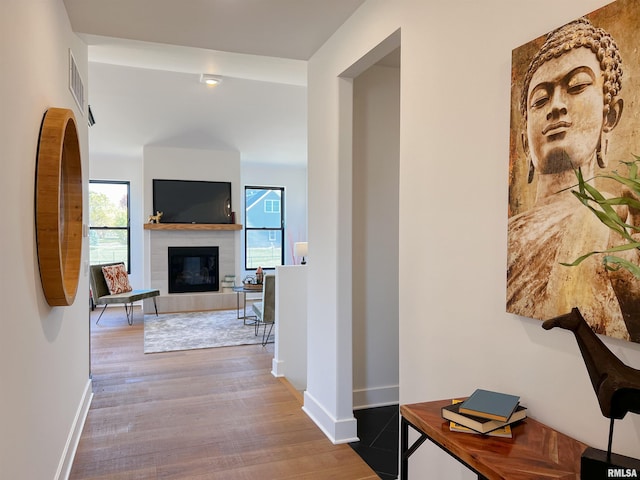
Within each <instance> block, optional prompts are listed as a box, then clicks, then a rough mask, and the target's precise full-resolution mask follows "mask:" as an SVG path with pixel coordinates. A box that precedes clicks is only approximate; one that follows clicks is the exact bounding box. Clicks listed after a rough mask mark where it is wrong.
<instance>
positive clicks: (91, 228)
mask: <svg viewBox="0 0 640 480" xmlns="http://www.w3.org/2000/svg"><path fill="white" fill-rule="evenodd" d="M92 183H95V184H102V185H105V184H109V185H126V187H127V224H126V226H124V227H108V226H102V227H94V226H92V225H91V213H89V238H91V231H102V232H105V231H109V230H115V231H126V232H127V273H129V274H131V182H130V181H128V180H89V184H92ZM89 210H91V201H90V200H89ZM89 264H90V265H93V264H92V263H91V247H89Z"/></svg>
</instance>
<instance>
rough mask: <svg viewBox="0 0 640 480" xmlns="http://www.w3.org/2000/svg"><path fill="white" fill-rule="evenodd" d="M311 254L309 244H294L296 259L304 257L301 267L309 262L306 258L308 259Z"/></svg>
mask: <svg viewBox="0 0 640 480" xmlns="http://www.w3.org/2000/svg"><path fill="white" fill-rule="evenodd" d="M308 253H309V243H308V242H296V243H294V244H293V254H294V255H295V256H296V257H302V261H301V262H300V265H305V264H306V263H307V261H306V260H305V258H304V257H306V256H307V255H308Z"/></svg>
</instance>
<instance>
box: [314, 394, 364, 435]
mask: <svg viewBox="0 0 640 480" xmlns="http://www.w3.org/2000/svg"><path fill="white" fill-rule="evenodd" d="M302 410H303V411H304V413H306V414H307V415H308V416H309V418H311V420H313V421H314V423H315V424H316V425H317V426H318V428H319V429H320V430H322V432H323V433H324V434H325V435H326V436H327V438H329V440H331V442H332V443H334V444H336V445H337V444H340V443H351V442H357V441H358V440H359V438H358V433H357V432H358V428H357V427H358V425H357V422H356V419H355V417H353V416H352V417H350V418H344V419H341V420H338V419H336V418H334V417H333V416H332V415H331V414H330V413H329V412H328V411H327V410H326V409H325V408H324V407H323V406H322V405H321V404H320V403H319V402H318V401H317V400H316V399H315V398H314V397H313V395H311V394H310V393H309V392H308V391H305V392H304V406H303V407H302Z"/></svg>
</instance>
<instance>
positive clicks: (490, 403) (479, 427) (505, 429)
mask: <svg viewBox="0 0 640 480" xmlns="http://www.w3.org/2000/svg"><path fill="white" fill-rule="evenodd" d="M442 418H444V419H445V420H449V428H450V429H451V430H452V431H457V432H465V433H476V434H482V435H490V436H497V437H508V438H511V436H512V435H511V425H512V424H513V423H515V422H519V421H521V420H524V419H525V418H527V408H526V407H524V406H523V405H520V397H517V396H515V395H509V394H506V393H499V392H492V391H490V390H483V389H477V390H476V391H475V392H473V394H471V396H470V397H469V398H467V399H466V400H463V401H460V400H453V401H452V402H451V405H447V406H446V407H442Z"/></svg>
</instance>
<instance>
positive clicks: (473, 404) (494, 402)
mask: <svg viewBox="0 0 640 480" xmlns="http://www.w3.org/2000/svg"><path fill="white" fill-rule="evenodd" d="M519 402H520V397H517V396H515V395H509V394H507V393H500V392H492V391H491V390H483V389H481V388H478V389H477V390H476V391H475V392H473V393H472V394H471V396H470V397H469V398H467V399H466V400H465V401H464V402H462V403H461V404H460V413H464V414H467V415H474V416H476V417H482V418H489V419H491V420H498V421H500V422H506V421H507V420H508V419H509V417H510V416H511V414H512V413H513V412H514V411H515V409H516V407H517V406H518V403H519Z"/></svg>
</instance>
